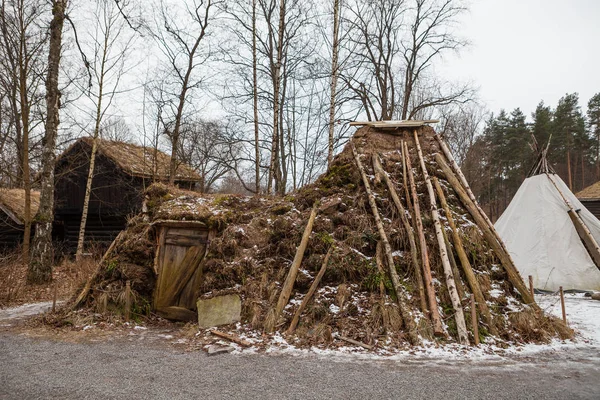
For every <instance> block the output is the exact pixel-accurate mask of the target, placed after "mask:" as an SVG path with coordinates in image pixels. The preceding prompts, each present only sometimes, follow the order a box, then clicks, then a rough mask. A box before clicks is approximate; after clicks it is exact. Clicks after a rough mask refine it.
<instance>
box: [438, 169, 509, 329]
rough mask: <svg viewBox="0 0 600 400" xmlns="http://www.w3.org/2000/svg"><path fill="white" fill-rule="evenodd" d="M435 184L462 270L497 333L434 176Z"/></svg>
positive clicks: (490, 325)
mask: <svg viewBox="0 0 600 400" xmlns="http://www.w3.org/2000/svg"><path fill="white" fill-rule="evenodd" d="M433 184H434V185H435V189H436V191H437V193H438V197H439V199H440V203H441V205H442V208H443V209H444V213H445V215H446V219H447V220H448V225H449V226H450V230H451V231H452V241H453V242H454V249H455V250H456V254H457V255H458V259H459V260H460V265H461V266H462V270H463V272H464V273H465V276H466V278H467V282H468V283H469V287H470V288H471V292H472V293H473V294H474V295H475V301H476V303H477V307H478V308H479V312H480V313H481V314H482V315H483V320H484V321H485V323H486V324H487V325H488V329H489V331H490V333H491V334H492V335H497V334H498V330H497V329H496V327H495V325H494V321H493V320H492V314H491V313H490V309H489V308H488V306H487V303H486V302H485V297H484V296H483V292H482V291H481V286H479V281H477V277H476V276H475V272H473V268H472V267H471V262H470V261H469V257H468V256H467V253H466V252H465V248H464V245H463V241H462V239H461V237H460V234H459V233H458V228H457V226H456V222H454V217H453V216H452V210H450V206H449V205H448V202H447V201H446V196H445V195H444V191H443V190H442V186H441V185H440V183H439V181H438V180H437V178H436V177H433Z"/></svg>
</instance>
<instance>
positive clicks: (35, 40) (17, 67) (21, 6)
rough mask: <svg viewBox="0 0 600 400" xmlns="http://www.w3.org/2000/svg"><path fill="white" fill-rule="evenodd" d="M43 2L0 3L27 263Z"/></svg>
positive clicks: (3, 79)
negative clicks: (33, 133) (31, 162)
mask: <svg viewBox="0 0 600 400" xmlns="http://www.w3.org/2000/svg"><path fill="white" fill-rule="evenodd" d="M44 11H45V8H44V6H43V5H42V4H41V3H40V2H39V1H36V0H30V1H26V0H11V1H6V0H2V3H1V4H0V31H1V32H2V36H3V37H2V41H1V42H0V58H2V61H0V65H1V67H2V72H1V73H0V84H1V87H3V88H4V90H6V91H7V93H10V96H9V98H10V106H11V109H12V114H13V118H14V119H13V121H14V131H15V135H14V141H15V144H16V149H17V160H18V166H17V179H16V181H17V185H19V186H22V187H23V189H24V191H25V205H24V235H23V247H22V253H23V257H22V259H23V263H24V264H25V265H28V264H29V247H30V238H31V223H32V217H33V216H32V215H31V179H30V147H31V133H32V131H33V130H34V129H35V128H36V126H37V125H38V124H39V123H40V122H41V119H37V121H36V120H35V119H34V118H32V109H33V110H35V108H36V107H38V105H39V103H40V100H41V96H40V89H41V86H42V85H41V83H42V72H43V70H44V69H43V66H42V61H41V58H42V52H43V50H44V49H45V45H46V43H47V35H46V34H45V32H44V31H43V30H42V29H40V28H39V27H38V26H37V25H36V24H37V21H38V19H39V18H41V14H42V13H43V12H44Z"/></svg>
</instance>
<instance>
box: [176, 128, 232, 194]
mask: <svg viewBox="0 0 600 400" xmlns="http://www.w3.org/2000/svg"><path fill="white" fill-rule="evenodd" d="M180 139H181V140H180V146H181V147H180V150H179V159H180V160H181V161H183V162H185V163H186V164H188V165H190V166H191V167H192V168H194V169H195V170H196V172H198V174H199V175H200V177H201V178H202V179H201V181H200V186H199V188H198V189H199V191H200V192H201V193H207V192H210V191H212V189H213V187H214V185H215V183H216V182H217V181H218V180H219V179H221V178H222V177H223V176H224V175H225V174H227V173H228V172H229V171H230V170H231V165H232V164H233V163H234V162H235V159H236V158H237V157H238V154H239V151H238V141H237V140H236V138H235V137H233V136H232V135H231V131H229V130H227V129H225V128H224V127H223V125H222V124H221V123H219V122H216V121H204V120H198V121H193V122H191V123H184V124H183V125H182V129H181V137H180Z"/></svg>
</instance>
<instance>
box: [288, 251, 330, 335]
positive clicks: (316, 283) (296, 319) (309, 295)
mask: <svg viewBox="0 0 600 400" xmlns="http://www.w3.org/2000/svg"><path fill="white" fill-rule="evenodd" d="M331 253H333V246H331V247H330V248H329V251H328V252H327V254H326V255H325V259H324V260H323V264H321V269H320V270H319V273H318V274H317V276H316V277H315V280H314V281H313V283H312V284H311V285H310V289H308V293H306V296H304V299H302V303H300V307H298V310H296V314H294V318H293V319H292V323H291V324H290V327H289V328H288V330H287V334H288V335H291V334H292V333H294V331H295V330H296V327H297V326H298V322H300V315H301V314H302V312H303V311H304V309H305V308H306V306H307V305H308V303H309V302H310V300H311V299H312V297H313V295H314V294H315V292H316V291H317V287H318V286H319V282H321V278H323V275H325V270H326V269H327V264H329V258H330V257H331Z"/></svg>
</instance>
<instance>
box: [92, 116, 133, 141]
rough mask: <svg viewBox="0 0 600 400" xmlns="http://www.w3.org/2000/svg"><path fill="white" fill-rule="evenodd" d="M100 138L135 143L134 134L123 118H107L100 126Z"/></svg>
mask: <svg viewBox="0 0 600 400" xmlns="http://www.w3.org/2000/svg"><path fill="white" fill-rule="evenodd" d="M99 133H100V137H101V138H102V139H105V140H114V141H117V142H133V132H132V131H131V128H130V127H129V125H128V124H127V122H126V121H125V119H123V118H121V117H110V118H105V119H104V120H103V121H102V124H101V125H100V132H99Z"/></svg>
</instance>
